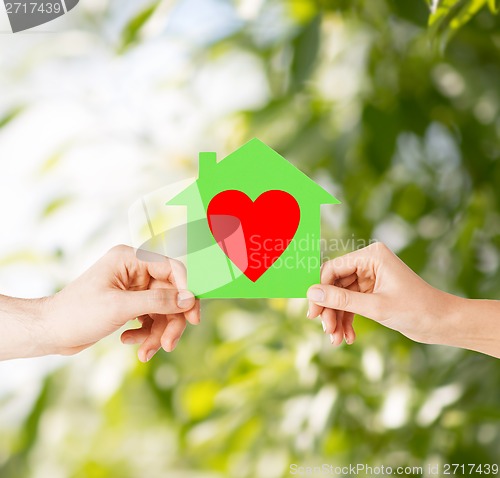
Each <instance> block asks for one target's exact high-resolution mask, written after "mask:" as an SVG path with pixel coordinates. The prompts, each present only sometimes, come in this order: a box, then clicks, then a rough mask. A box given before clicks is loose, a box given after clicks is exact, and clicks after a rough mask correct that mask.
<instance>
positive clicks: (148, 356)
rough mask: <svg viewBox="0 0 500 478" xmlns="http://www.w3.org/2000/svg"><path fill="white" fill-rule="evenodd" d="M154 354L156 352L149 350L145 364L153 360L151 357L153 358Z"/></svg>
mask: <svg viewBox="0 0 500 478" xmlns="http://www.w3.org/2000/svg"><path fill="white" fill-rule="evenodd" d="M155 353H156V350H150V351H149V352H148V353H147V354H146V362H149V361H150V360H151V359H152V358H153V356H154V354H155Z"/></svg>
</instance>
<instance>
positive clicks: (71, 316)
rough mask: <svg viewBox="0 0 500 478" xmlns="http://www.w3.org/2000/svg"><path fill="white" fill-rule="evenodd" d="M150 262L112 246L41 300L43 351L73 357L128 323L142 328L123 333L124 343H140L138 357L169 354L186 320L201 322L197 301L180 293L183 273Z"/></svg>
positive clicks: (157, 260)
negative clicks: (89, 265) (87, 266)
mask: <svg viewBox="0 0 500 478" xmlns="http://www.w3.org/2000/svg"><path fill="white" fill-rule="evenodd" d="M150 258H151V262H149V258H148V262H143V261H141V260H139V259H138V258H137V257H136V254H135V251H134V249H132V248H130V247H127V246H116V247H114V248H113V249H111V250H110V251H109V252H108V253H107V254H106V255H105V256H104V257H102V258H101V259H100V260H99V261H98V262H97V263H96V264H94V265H93V266H92V267H91V268H90V269H89V270H87V271H86V272H85V273H84V274H83V275H82V276H80V277H79V278H78V279H76V280H75V281H74V282H72V283H71V284H69V285H68V286H67V287H65V288H64V289H63V290H61V291H60V292H58V293H57V294H56V295H54V296H52V297H48V298H46V299H42V301H41V316H42V317H41V320H40V321H39V323H40V326H41V328H42V330H41V331H40V333H39V334H37V336H36V340H39V341H40V347H41V348H42V349H43V350H42V354H45V353H59V354H64V355H71V354H75V353H77V352H79V351H81V350H83V349H85V348H87V347H89V346H91V345H93V344H95V343H96V342H97V341H99V340H100V339H102V338H104V337H106V336H107V335H109V334H111V333H113V332H115V331H116V330H118V329H119V328H121V327H122V326H123V325H125V324H126V323H127V322H129V321H131V320H134V319H136V318H138V319H139V321H140V322H141V324H142V326H141V327H140V328H138V329H132V330H127V331H125V332H124V333H123V334H122V342H123V343H125V344H139V343H140V344H141V346H140V348H139V351H138V356H139V359H140V360H141V361H143V362H147V361H148V360H151V358H152V357H153V355H154V354H155V353H156V352H157V351H158V350H159V349H160V348H161V347H163V349H164V350H165V351H167V352H171V351H172V350H174V348H175V346H176V345H177V342H178V341H179V339H180V337H181V335H182V333H183V332H184V329H185V328H186V321H187V322H190V323H191V324H193V325H194V324H198V323H199V322H200V303H199V301H198V300H195V298H194V296H193V294H192V293H191V292H188V291H186V290H185V287H186V271H185V268H184V266H183V265H182V264H181V263H180V262H178V261H175V260H173V259H169V258H167V257H164V256H159V255H157V254H151V255H150Z"/></svg>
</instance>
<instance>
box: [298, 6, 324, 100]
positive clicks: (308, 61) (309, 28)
mask: <svg viewBox="0 0 500 478" xmlns="http://www.w3.org/2000/svg"><path fill="white" fill-rule="evenodd" d="M320 26H321V17H320V16H319V15H318V16H316V17H314V18H313V20H312V21H311V22H310V23H309V24H308V25H306V26H305V27H304V28H303V30H302V31H301V32H300V33H299V35H298V36H297V37H296V38H295V40H294V42H293V49H294V57H293V62H292V90H295V91H297V90H299V89H300V88H302V86H303V85H304V82H305V81H306V80H307V79H308V78H309V76H310V74H311V73H312V70H313V68H314V65H315V64H316V59H317V57H318V51H319V45H320Z"/></svg>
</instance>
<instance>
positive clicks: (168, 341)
mask: <svg viewBox="0 0 500 478" xmlns="http://www.w3.org/2000/svg"><path fill="white" fill-rule="evenodd" d="M185 328H186V320H185V318H184V316H183V315H175V316H174V317H172V318H170V320H169V321H168V324H167V327H166V329H165V330H164V332H163V335H162V337H161V346H162V347H163V349H164V350H165V352H172V351H173V350H174V349H175V347H176V346H177V343H178V342H179V339H180V338H181V336H182V333H183V332H184V330H185Z"/></svg>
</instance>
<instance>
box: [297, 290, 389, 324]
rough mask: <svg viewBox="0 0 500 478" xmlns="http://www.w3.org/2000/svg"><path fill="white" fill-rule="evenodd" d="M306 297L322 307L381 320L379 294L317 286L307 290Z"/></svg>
mask: <svg viewBox="0 0 500 478" xmlns="http://www.w3.org/2000/svg"><path fill="white" fill-rule="evenodd" d="M307 297H308V298H309V299H310V300H312V301H313V302H314V303H315V304H317V305H319V306H322V307H329V308H331V309H337V310H345V311H347V312H354V313H355V314H361V315H364V316H365V317H370V318H372V319H374V320H381V316H380V315H381V311H382V307H381V296H380V294H372V293H366V294H365V293H362V292H355V291H352V290H349V289H343V288H342V287H335V286H334V285H324V284H317V285H314V286H312V287H310V288H309V290H308V291H307Z"/></svg>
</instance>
